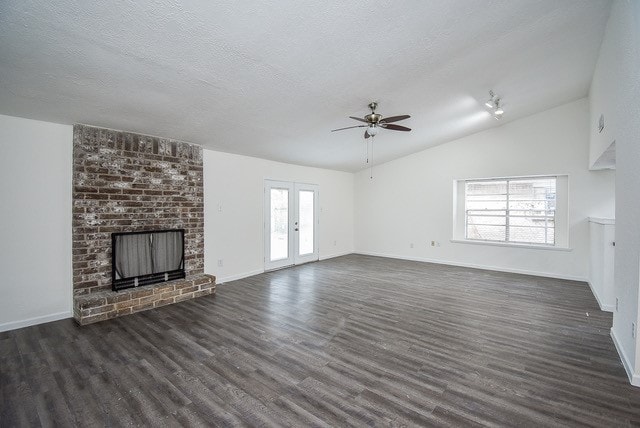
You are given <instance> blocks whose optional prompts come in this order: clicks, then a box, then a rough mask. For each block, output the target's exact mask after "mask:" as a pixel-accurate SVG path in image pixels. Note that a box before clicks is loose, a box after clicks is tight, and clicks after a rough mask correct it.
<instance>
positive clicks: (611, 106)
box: [590, 0, 640, 386]
mask: <svg viewBox="0 0 640 428" xmlns="http://www.w3.org/2000/svg"><path fill="white" fill-rule="evenodd" d="M639 76H640V2H638V1H628V0H619V1H616V2H614V3H613V6H612V9H611V15H610V17H609V22H608V24H607V29H606V31H605V36H604V40H603V42H602V46H601V48H600V55H599V58H598V63H597V65H596V69H595V72H594V76H593V82H592V84H591V89H590V98H591V112H592V117H599V116H600V113H601V112H604V114H605V119H606V122H605V127H606V128H605V131H606V134H605V133H603V134H601V135H598V134H592V140H591V147H592V153H593V154H592V158H593V157H594V156H597V155H598V153H599V151H600V150H602V148H606V145H607V144H608V143H610V142H611V141H613V140H615V142H616V210H615V218H616V232H615V233H616V250H615V252H616V255H615V268H614V270H615V274H614V275H615V281H614V283H615V285H614V292H615V295H616V297H618V307H619V309H618V312H614V314H613V328H612V329H611V333H612V336H613V338H614V342H615V343H616V346H617V347H618V352H619V353H620V356H621V359H622V361H623V363H624V365H625V368H626V369H627V373H628V374H629V377H630V379H631V381H632V383H633V384H634V385H638V386H640V352H638V346H640V342H639V341H638V340H637V334H636V338H635V339H634V337H633V336H632V324H635V325H636V331H637V325H638V321H640V319H639V318H638V288H639V287H640V190H639V189H640V77H639ZM592 122H593V119H592ZM592 125H593V124H592Z"/></svg>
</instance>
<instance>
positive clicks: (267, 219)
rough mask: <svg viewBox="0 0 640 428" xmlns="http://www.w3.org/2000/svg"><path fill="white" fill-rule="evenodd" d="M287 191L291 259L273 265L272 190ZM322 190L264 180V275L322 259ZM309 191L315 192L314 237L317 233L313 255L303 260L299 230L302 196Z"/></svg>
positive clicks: (305, 184)
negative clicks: (301, 193)
mask: <svg viewBox="0 0 640 428" xmlns="http://www.w3.org/2000/svg"><path fill="white" fill-rule="evenodd" d="M274 188H275V189H287V190H288V191H289V198H288V207H289V209H288V214H289V216H288V225H287V231H288V236H287V245H288V257H287V258H286V259H280V260H275V261H271V260H270V259H271V239H270V232H271V189H274ZM319 189H320V186H318V185H317V184H308V183H298V182H293V181H281V180H272V179H267V178H265V179H264V193H263V195H264V200H263V204H262V206H263V231H262V237H263V238H262V239H263V263H264V271H265V272H267V271H271V270H276V269H281V268H284V267H289V266H294V265H299V264H303V263H309V262H313V261H317V260H319V259H320V242H319V241H320V240H319V239H318V229H319V225H320V202H319V201H320V191H319ZM300 190H303V191H304V190H307V191H313V192H314V206H313V211H314V213H313V215H314V219H313V222H314V233H313V241H314V242H313V253H311V254H307V255H303V256H299V255H298V253H299V235H298V231H297V226H298V223H299V200H298V192H299V191H300Z"/></svg>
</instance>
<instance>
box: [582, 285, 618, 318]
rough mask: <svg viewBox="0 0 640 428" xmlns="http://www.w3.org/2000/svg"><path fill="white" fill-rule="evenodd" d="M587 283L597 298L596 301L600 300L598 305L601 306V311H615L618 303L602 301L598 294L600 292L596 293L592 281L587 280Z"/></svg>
mask: <svg viewBox="0 0 640 428" xmlns="http://www.w3.org/2000/svg"><path fill="white" fill-rule="evenodd" d="M587 284H589V288H590V289H591V293H592V294H593V297H595V298H596V301H597V302H598V306H600V310H601V311H605V312H613V311H614V310H615V309H616V305H605V304H604V303H602V300H601V299H600V296H598V293H596V290H595V289H594V288H593V285H591V281H587Z"/></svg>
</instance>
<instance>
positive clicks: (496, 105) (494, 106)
mask: <svg viewBox="0 0 640 428" xmlns="http://www.w3.org/2000/svg"><path fill="white" fill-rule="evenodd" d="M489 96H490V97H491V98H489V99H488V100H487V102H486V103H484V105H485V106H487V108H489V109H490V110H491V114H492V115H493V117H494V118H495V119H496V120H500V119H502V115H503V114H504V109H503V108H502V104H501V100H500V97H499V96H497V95H496V94H495V93H494V92H493V91H492V90H489Z"/></svg>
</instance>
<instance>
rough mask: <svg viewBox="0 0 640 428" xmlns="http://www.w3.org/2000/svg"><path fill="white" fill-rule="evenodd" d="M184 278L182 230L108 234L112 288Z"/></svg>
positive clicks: (115, 289) (119, 288)
mask: <svg viewBox="0 0 640 428" xmlns="http://www.w3.org/2000/svg"><path fill="white" fill-rule="evenodd" d="M184 277H185V272H184V229H173V230H154V231H145V232H127V233H113V234H111V282H112V288H113V290H114V291H118V290H122V289H125V288H131V287H138V286H141V285H148V284H154V283H157V282H164V281H170V280H172V279H178V278H184Z"/></svg>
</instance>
